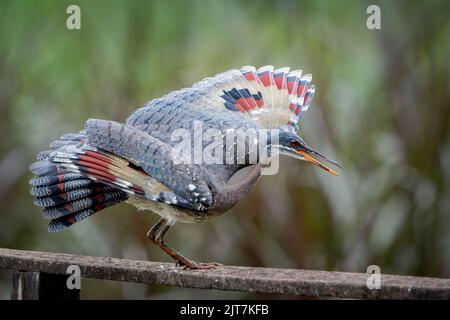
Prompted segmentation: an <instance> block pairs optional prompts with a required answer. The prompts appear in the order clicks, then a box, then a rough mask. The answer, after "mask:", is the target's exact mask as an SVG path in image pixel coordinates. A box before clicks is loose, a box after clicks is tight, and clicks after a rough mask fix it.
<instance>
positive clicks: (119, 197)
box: [30, 133, 146, 232]
mask: <svg viewBox="0 0 450 320" xmlns="http://www.w3.org/2000/svg"><path fill="white" fill-rule="evenodd" d="M85 141H86V136H85V135H84V133H79V134H67V135H64V136H62V137H61V138H60V139H59V140H56V141H54V142H53V143H52V144H51V145H50V150H46V151H43V152H40V153H39V154H38V156H37V160H38V161H37V162H35V163H33V164H32V165H31V166H30V170H31V171H32V172H33V173H34V174H35V175H36V176H35V177H33V178H32V179H31V180H30V185H31V194H32V195H33V196H34V197H35V199H34V203H35V205H37V206H38V207H40V208H41V209H42V216H43V217H44V218H45V219H50V220H51V221H50V223H49V226H48V229H49V231H50V232H57V231H61V230H64V229H65V228H67V227H69V226H71V225H72V224H74V223H76V222H78V221H81V220H83V219H85V218H87V217H89V216H91V215H92V214H94V213H96V212H98V211H100V210H102V209H104V208H107V207H110V206H112V205H115V204H117V203H120V202H122V201H125V200H127V199H128V197H129V195H130V194H132V195H137V196H140V195H143V194H144V192H143V189H142V184H143V179H144V178H145V177H146V174H145V173H144V172H143V171H142V170H140V168H138V167H135V166H134V165H132V164H131V163H129V162H128V161H127V160H125V159H122V158H120V157H117V156H115V155H113V154H109V153H107V152H105V151H103V150H98V149H96V148H93V147H90V146H88V145H86V144H85Z"/></svg>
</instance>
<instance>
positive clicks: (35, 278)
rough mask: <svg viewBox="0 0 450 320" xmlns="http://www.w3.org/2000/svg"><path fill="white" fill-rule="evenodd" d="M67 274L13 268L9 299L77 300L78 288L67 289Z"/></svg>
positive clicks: (78, 295) (78, 297)
mask: <svg viewBox="0 0 450 320" xmlns="http://www.w3.org/2000/svg"><path fill="white" fill-rule="evenodd" d="M67 277H68V276H67V275H64V274H55V273H45V272H37V271H17V270H14V272H13V276H12V283H13V289H12V293H11V300H79V299H80V290H78V289H68V287H67V285H66V282H67Z"/></svg>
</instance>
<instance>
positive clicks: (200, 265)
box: [176, 259, 223, 270]
mask: <svg viewBox="0 0 450 320" xmlns="http://www.w3.org/2000/svg"><path fill="white" fill-rule="evenodd" d="M176 265H177V266H178V267H181V268H183V270H187V269H188V270H206V269H214V268H216V267H220V266H223V264H221V263H218V262H210V263H204V262H195V261H191V260H188V259H183V260H177V261H176Z"/></svg>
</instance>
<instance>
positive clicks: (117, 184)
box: [30, 66, 338, 269]
mask: <svg viewBox="0 0 450 320" xmlns="http://www.w3.org/2000/svg"><path fill="white" fill-rule="evenodd" d="M311 78H312V77H311V75H310V74H306V75H302V71H301V70H295V71H289V68H280V69H277V70H274V68H273V66H264V67H261V68H260V69H258V70H256V69H255V68H254V67H250V66H245V67H242V68H241V69H240V70H236V69H233V70H229V71H227V72H224V73H221V74H218V75H216V76H215V77H212V78H206V79H204V80H202V81H200V82H198V83H196V84H194V85H193V86H192V87H191V88H187V89H181V90H178V91H174V92H171V93H170V94H168V95H166V96H164V97H162V98H159V99H155V100H152V101H150V102H148V103H147V104H146V105H145V106H144V107H143V108H140V109H138V110H136V111H135V112H134V113H133V114H132V115H131V116H130V117H129V118H128V119H127V121H126V123H118V122H113V121H107V120H96V119H90V120H88V121H87V122H86V126H85V129H84V130H82V131H80V132H79V133H69V134H65V135H63V136H62V137H61V138H60V139H59V140H56V141H54V142H53V143H52V144H51V145H50V150H47V151H43V152H40V153H39V154H38V156H37V160H38V161H37V162H35V163H33V164H32V165H31V167H30V170H31V171H32V172H33V173H34V174H35V175H36V176H35V177H34V178H33V179H32V180H31V181H30V183H31V185H32V189H31V193H32V194H33V195H34V196H35V201H34V203H35V204H36V205H37V206H39V207H42V208H43V212H42V214H43V217H44V218H46V219H51V221H50V224H49V231H52V232H56V231H61V230H63V229H65V228H67V227H69V226H71V225H72V224H74V223H76V222H78V221H80V220H82V219H84V218H86V217H88V216H90V215H92V214H94V213H95V212H98V211H100V210H102V209H104V208H106V207H109V206H112V205H115V204H117V203H119V202H122V201H125V200H127V202H128V203H131V204H133V205H135V206H136V207H137V208H139V209H145V210H151V211H153V212H155V213H157V214H158V215H160V216H161V219H160V221H159V222H158V223H157V224H156V225H154V226H153V227H152V228H151V229H150V231H149V232H148V234H147V236H148V237H149V239H150V240H151V241H153V242H154V243H155V244H157V245H158V246H159V247H160V248H161V249H163V250H164V251H165V252H166V253H167V254H168V255H170V256H171V257H172V258H173V259H175V260H176V261H177V263H178V264H180V265H182V266H185V267H187V268H191V269H199V268H211V267H214V265H216V264H206V263H196V262H193V261H191V260H189V259H187V258H185V257H183V256H182V255H181V254H179V253H177V252H176V251H175V250H173V249H171V248H170V247H169V246H167V245H166V244H165V243H164V241H163V236H164V234H165V233H166V231H167V230H168V229H169V227H170V226H172V225H173V224H174V223H175V222H197V221H203V220H206V219H208V218H211V217H214V216H217V215H219V214H221V213H223V212H225V211H227V210H228V209H230V208H231V207H233V206H234V205H235V204H236V203H237V202H238V201H239V200H241V199H242V198H243V197H244V196H245V195H246V194H247V192H248V191H249V190H250V189H251V188H252V186H253V185H254V184H255V183H256V181H257V179H258V177H259V176H260V175H261V171H262V168H263V167H264V165H265V164H264V163H263V159H264V157H263V156H262V153H261V150H262V149H257V150H259V152H255V151H254V148H251V146H252V145H258V146H259V145H261V144H262V143H265V149H264V150H263V151H268V153H267V157H266V158H265V159H266V160H267V159H268V160H269V162H270V159H271V158H272V157H273V156H275V155H277V154H284V155H287V156H291V157H295V158H297V159H301V160H305V161H308V162H310V163H313V164H315V165H317V166H319V167H320V168H322V169H324V170H326V171H328V172H330V173H333V174H336V173H335V172H334V171H333V170H331V169H329V168H328V167H327V166H325V165H324V164H323V163H321V162H320V161H319V160H318V159H320V160H325V161H327V162H329V163H332V164H334V165H338V164H337V163H336V162H335V161H333V160H331V159H329V158H327V157H325V156H323V155H322V154H320V153H318V152H317V151H314V150H313V149H311V148H310V147H308V146H307V145H306V144H305V142H304V141H303V139H302V138H301V137H300V136H299V135H298V134H297V129H298V128H297V123H298V121H299V120H300V119H301V118H302V117H303V115H304V114H305V112H306V111H307V110H308V107H309V105H310V103H311V100H312V98H313V95H314V91H315V89H314V86H313V85H312V84H311ZM198 123H201V126H200V129H198V127H199V126H198V125H197V128H196V124H198ZM240 129H243V130H240ZM267 129H274V130H272V131H271V132H272V133H273V132H275V133H276V137H277V138H276V139H275V138H273V136H272V135H260V133H262V131H263V130H265V131H267ZM199 130H200V131H199ZM208 130H209V133H211V130H213V132H214V133H215V134H216V137H217V135H218V136H219V139H218V142H219V143H218V144H217V143H215V144H214V146H215V148H212V147H211V144H208V143H207V142H210V141H203V140H208V139H204V137H203V135H205V134H206V133H207V131H208ZM249 130H253V131H254V132H255V133H256V134H255V135H253V137H252V138H251V139H249V138H248V137H244V139H243V141H244V142H245V143H244V149H242V150H245V151H244V152H243V154H242V153H241V154H240V153H239V152H238V151H236V150H235V149H237V148H239V146H238V140H239V139H238V138H239V137H242V132H244V134H247V132H248V131H249ZM230 131H233V132H234V134H235V136H234V137H233V139H232V140H231V145H230V143H228V145H227V143H226V142H227V140H226V136H227V133H229V132H230ZM238 132H239V133H238ZM175 133H176V134H175ZM174 136H175V137H176V138H174ZM186 136H189V138H192V140H193V141H191V140H190V139H189V140H187V141H188V143H187V144H186V143H185V144H184V148H185V147H186V146H187V150H188V151H194V160H192V157H187V158H186V157H184V158H182V157H180V154H183V153H182V152H181V151H180V148H179V146H180V139H179V138H180V137H186ZM199 136H200V138H202V137H203V140H202V141H201V142H200V144H198V143H196V141H195V140H196V139H198V138H199ZM210 136H211V135H210ZM260 137H267V138H260ZM263 140H264V141H263ZM216 142H217V141H216ZM185 149H186V148H185ZM195 149H197V150H195ZM212 149H214V151H212V152H211V150H212ZM269 149H270V151H269ZM184 151H186V150H184ZM198 151H200V154H201V155H200V157H198V155H197V154H195V152H197V153H198ZM221 151H224V152H222V153H221ZM188 153H189V152H188ZM204 153H205V154H204ZM206 154H209V155H210V158H211V157H212V158H214V156H215V158H214V159H216V160H217V159H219V160H223V161H219V162H217V161H216V162H207V161H202V160H205V158H206ZM230 155H231V157H230ZM255 155H256V156H255ZM180 158H182V161H181V160H180ZM195 158H196V159H195ZM230 158H231V160H232V161H231V162H230ZM198 159H200V161H198ZM255 159H256V161H255ZM187 160H189V161H187ZM251 160H253V161H251ZM267 163H268V162H267ZM250 166H251V169H250V170H244V169H246V168H249V167H250ZM243 172H245V174H242V173H243ZM239 176H240V178H235V177H239Z"/></svg>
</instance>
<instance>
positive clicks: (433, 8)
mask: <svg viewBox="0 0 450 320" xmlns="http://www.w3.org/2000/svg"><path fill="white" fill-rule="evenodd" d="M373 2H374V3H377V4H378V5H379V6H380V7H381V14H382V29H381V30H377V31H372V30H368V29H367V28H366V19H367V16H368V15H367V14H366V8H367V6H368V5H369V4H372V2H370V3H369V2H363V1H357V0H355V1H339V2H338V1H294V0H292V1H291V0H284V1H277V2H275V1H273V2H272V1H253V2H250V1H181V0H180V1H127V2H125V1H111V0H102V1H99V0H97V1H50V0H48V1H32V0H30V1H24V0H19V1H5V0H3V1H1V2H0V112H1V117H0V136H1V137H2V139H1V143H0V181H1V184H0V205H1V209H2V210H1V213H0V247H6V248H18V249H27V250H43V251H56V252H67V253H74V254H86V255H98V256H113V257H123V258H131V259H150V260H162V261H168V260H169V258H168V257H166V256H165V255H164V254H163V253H161V252H160V250H159V249H158V248H157V247H156V246H154V245H152V244H150V243H148V241H147V240H146V238H145V233H146V230H147V228H148V226H150V225H151V224H152V223H154V222H155V221H156V220H157V217H156V216H155V215H153V214H142V213H136V210H135V209H134V208H132V207H131V206H128V205H126V204H121V205H118V206H116V207H113V208H110V209H107V210H104V211H102V212H101V213H98V214H96V215H94V216H92V217H91V218H90V219H87V220H85V221H83V222H81V223H79V224H77V225H76V226H74V227H72V228H70V229H68V230H67V231H65V232H63V233H61V234H50V233H47V227H46V221H45V220H43V219H42V218H41V216H40V213H39V210H38V209H37V208H36V207H34V206H33V203H32V197H31V196H30V195H29V186H28V180H29V179H30V177H31V175H30V173H29V172H28V166H29V164H30V163H31V162H33V160H34V157H35V154H36V153H37V152H38V151H40V150H43V149H45V148H46V147H47V145H48V144H49V143H50V142H51V141H52V140H54V139H55V138H56V137H59V136H60V135H61V134H63V133H66V132H74V131H78V130H80V129H82V127H83V125H84V121H85V120H86V119H87V118H89V117H91V118H105V119H112V120H117V121H124V120H125V118H126V117H127V116H128V115H129V114H130V113H131V112H132V111H133V110H134V109H135V108H137V107H139V106H142V105H143V104H144V103H145V102H146V101H147V100H149V99H152V98H156V97H159V96H161V95H163V94H165V93H167V92H169V91H171V90H174V89H177V88H180V87H185V86H190V85H191V84H192V83H193V82H196V81H198V80H201V79H202V78H204V77H206V76H210V75H214V74H215V73H218V72H221V71H224V70H227V69H230V68H234V67H240V66H242V65H246V64H253V65H256V66H260V65H265V64H273V65H276V66H284V65H290V66H292V67H294V68H302V69H304V70H305V71H307V72H311V73H312V74H313V76H314V83H315V84H316V88H317V94H316V98H315V100H314V102H313V107H312V108H311V109H310V111H309V112H308V114H307V116H306V117H305V118H304V120H303V123H302V124H301V129H300V130H301V135H302V136H303V137H304V138H305V140H306V141H307V142H308V143H309V144H310V145H312V146H313V147H315V148H317V149H318V150H320V151H322V152H324V153H325V154H328V155H331V156H334V158H336V159H338V160H339V161H340V162H341V163H342V164H343V167H344V169H343V170H342V173H341V176H339V177H333V176H331V175H328V174H326V173H325V172H322V171H321V170H318V169H317V168H315V167H312V166H309V165H307V164H305V163H300V162H298V161H295V160H292V159H283V161H282V168H281V170H280V173H279V174H278V175H276V176H267V177H262V178H261V180H260V182H259V183H258V185H257V187H255V188H254V190H252V192H251V193H250V194H249V196H248V197H247V198H246V199H245V200H244V201H242V202H241V203H240V204H239V205H238V206H237V207H235V208H234V209H233V210H231V212H229V213H227V214H225V215H223V216H221V217H220V218H218V219H214V220H212V221H209V222H205V223H202V224H195V225H181V224H179V225H176V226H175V227H174V228H172V229H171V231H170V232H169V234H168V236H167V238H166V239H167V241H168V242H169V243H171V244H172V245H173V246H174V247H175V248H177V249H179V250H180V251H181V252H183V253H185V254H186V255H187V256H189V257H191V258H193V259H197V260H203V261H208V260H215V261H220V262H222V263H225V264H235V265H248V266H267V267H269V266H270V267H288V268H307V269H324V270H343V271H356V272H365V270H366V268H367V266H368V265H370V264H377V265H379V266H380V267H381V270H382V272H384V273H396V274H409V275H422V276H424V275H426V276H436V277H450V250H449V246H450V215H449V213H450V170H449V166H450V135H449V132H450V108H449V106H450V84H449V79H450V72H449V68H450V64H449V63H448V58H449V57H450V48H449V47H450V42H449V41H448V40H449V38H450V19H449V12H450V11H449V7H450V6H449V2H448V1H445V0H444V1H420V2H419V1H373ZM69 4H78V5H79V6H80V7H81V20H82V22H81V23H82V30H79V31H76V30H75V31H70V30H67V29H66V18H67V14H66V8H67V6H68V5H69ZM8 276H9V274H7V273H5V272H2V273H1V277H0V298H8V295H9V291H8V290H9V278H8ZM83 286H84V288H83V290H82V291H83V297H84V298H166V297H175V298H196V297H204V298H214V297H236V298H237V297H255V296H254V295H249V294H244V293H222V292H215V291H212V292H204V291H201V290H190V289H177V288H168V287H161V286H144V285H135V284H121V283H112V282H101V283H100V284H99V282H95V281H92V280H86V281H84V282H83Z"/></svg>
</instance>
